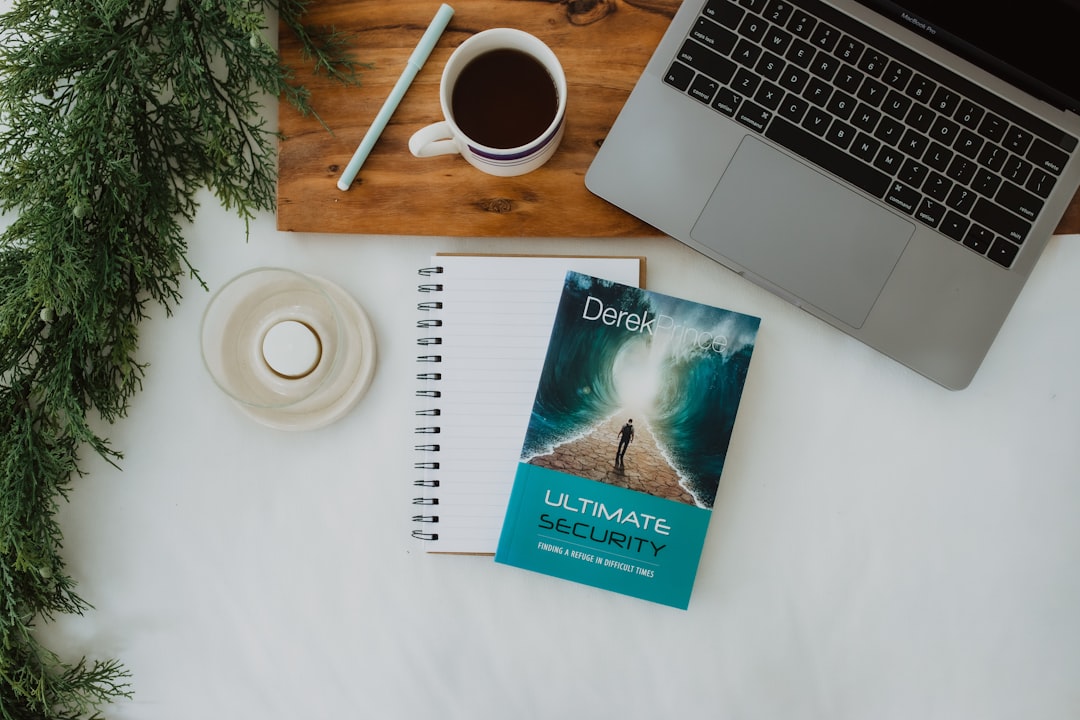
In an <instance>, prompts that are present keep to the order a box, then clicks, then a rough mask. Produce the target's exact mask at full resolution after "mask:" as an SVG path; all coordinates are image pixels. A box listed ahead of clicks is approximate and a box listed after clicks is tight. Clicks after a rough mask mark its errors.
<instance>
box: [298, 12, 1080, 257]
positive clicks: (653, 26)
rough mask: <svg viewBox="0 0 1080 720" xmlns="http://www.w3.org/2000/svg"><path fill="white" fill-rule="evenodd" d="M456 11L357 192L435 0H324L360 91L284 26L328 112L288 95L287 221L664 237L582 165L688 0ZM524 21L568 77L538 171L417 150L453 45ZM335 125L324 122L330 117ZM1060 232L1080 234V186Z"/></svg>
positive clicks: (315, 15) (325, 16)
mask: <svg viewBox="0 0 1080 720" xmlns="http://www.w3.org/2000/svg"><path fill="white" fill-rule="evenodd" d="M450 4H451V5H452V6H453V7H454V10H455V13H454V17H453V19H452V20H451V22H450V26H449V27H448V28H447V29H446V32H445V33H444V34H443V36H442V38H441V39H440V41H439V43H438V45H437V46H436V47H435V50H434V51H433V52H432V54H431V57H430V58H429V59H428V62H427V64H426V65H425V66H424V68H423V69H422V70H421V71H420V73H419V74H418V75H417V77H416V79H415V80H414V81H413V84H412V86H411V88H410V89H409V91H408V92H407V93H406V95H405V98H404V100H402V102H401V104H400V105H399V106H398V109H397V111H396V112H395V113H394V115H393V117H392V118H391V120H390V123H389V124H388V125H387V127H386V130H385V131H384V132H383V134H382V136H381V138H380V139H379V142H378V143H377V144H376V145H375V148H374V150H373V151H372V153H371V155H370V156H369V158H368V160H367V162H366V163H365V164H364V167H363V168H362V169H361V170H360V174H359V175H358V176H357V179H356V181H355V182H354V183H353V186H352V187H351V188H350V189H349V191H347V192H342V191H340V190H338V189H337V186H336V184H337V180H338V178H339V177H340V176H341V172H342V170H343V169H344V168H345V165H346V164H348V162H349V159H350V158H351V157H352V154H353V152H354V151H355V150H356V146H357V145H358V144H359V143H360V140H361V138H362V137H363V135H364V132H365V130H366V129H367V127H368V125H370V123H371V121H372V119H373V118H374V117H375V115H376V114H377V113H378V111H379V108H380V107H381V106H382V103H383V101H384V100H385V99H386V97H387V95H388V94H389V93H390V89H391V88H392V87H393V85H394V83H395V82H397V79H398V76H399V75H400V74H401V71H402V69H403V68H404V66H405V61H406V59H407V58H408V57H409V55H410V54H411V53H412V51H413V48H414V47H415V46H416V42H417V41H418V40H419V38H420V36H421V35H422V34H423V32H424V30H425V29H426V27H427V25H428V24H429V23H430V21H431V19H432V17H434V15H435V12H436V10H438V8H439V2H438V0H392V1H391V2H386V0H319V1H318V2H315V3H312V6H311V10H310V12H309V14H308V16H307V17H306V22H307V24H309V25H311V26H328V27H335V28H337V29H338V30H339V31H344V32H347V33H350V34H352V46H353V47H354V48H355V50H354V53H353V54H354V57H355V59H356V60H358V61H360V62H364V63H370V64H371V67H370V68H369V69H366V70H364V71H363V72H362V85H361V86H360V87H346V86H342V85H341V84H339V83H336V82H334V81H331V80H328V79H327V78H326V77H325V76H321V75H318V76H317V75H313V74H312V72H311V69H310V67H311V63H310V62H309V61H308V60H305V59H304V58H303V57H301V53H300V48H299V45H298V43H297V42H296V40H295V38H294V37H293V36H292V34H291V33H290V32H289V31H288V29H287V28H284V27H282V28H281V30H280V33H279V38H280V46H279V48H280V54H281V58H282V61H283V62H285V63H286V64H287V65H289V66H291V67H293V68H294V69H295V71H296V82H297V83H299V84H302V85H304V86H306V87H307V88H308V89H309V90H310V91H311V101H312V104H313V106H314V108H315V111H316V112H317V113H318V115H319V117H318V118H316V117H310V116H309V117H304V116H301V115H300V114H299V113H297V112H296V110H294V109H293V108H292V106H290V105H289V104H288V103H287V102H284V101H282V102H280V103H279V110H278V126H279V130H280V131H281V133H282V134H283V136H284V139H283V140H282V142H281V144H280V151H279V158H278V208H277V226H278V229H280V230H288V231H296V232H325V233H356V234H378V235H448V236H462V237H492V236H493V237H626V236H651V235H658V234H660V233H659V231H658V230H656V229H655V228H653V227H651V226H649V225H646V224H645V223H642V222H641V221H639V220H637V219H635V218H633V217H631V216H630V215H628V214H626V213H624V212H622V211H621V210H619V209H617V208H615V207H614V206H612V205H610V204H608V203H606V202H604V201H603V200H600V199H599V198H597V197H595V196H594V195H592V194H591V193H590V192H589V191H588V190H587V189H586V188H585V185H584V177H585V171H586V170H587V169H588V166H589V163H590V162H591V161H592V158H593V156H594V155H595V154H596V150H597V148H598V147H599V146H600V144H601V143H602V142H603V139H604V136H605V135H606V134H607V131H608V129H609V128H610V127H611V124H612V123H613V122H614V120H615V117H616V115H617V114H618V112H619V109H620V108H621V107H622V105H623V103H624V102H625V100H626V97H627V96H628V95H629V93H630V90H631V89H632V88H633V86H634V83H635V82H636V81H637V78H638V76H639V75H640V74H641V71H642V69H644V67H645V64H646V63H647V62H648V59H649V56H650V55H651V54H652V51H653V48H654V47H655V46H656V44H657V42H659V40H660V37H661V35H662V34H663V32H664V30H665V29H666V28H667V26H668V24H669V23H670V21H671V18H672V16H673V15H674V14H675V11H676V10H677V9H678V6H679V4H680V0H453V1H452V2H450ZM498 26H505V27H516V28H520V29H522V30H525V31H527V32H530V33H532V34H534V35H536V36H537V37H539V38H540V39H541V40H543V41H544V42H546V43H547V44H548V45H550V46H551V47H552V49H553V50H554V51H555V53H556V54H557V55H558V56H559V59H560V61H561V62H562V64H563V68H564V70H565V71H566V76H567V82H568V86H569V96H568V98H567V100H568V102H567V119H566V122H567V126H566V134H565V136H564V138H563V141H562V145H561V146H560V147H559V150H558V152H556V154H555V156H554V157H553V158H552V159H551V160H550V161H549V162H548V164H547V165H545V166H544V167H542V168H540V169H539V170H537V171H535V172H532V173H529V174H527V175H523V176H520V177H517V178H496V177H491V176H489V175H485V174H483V173H481V172H480V171H478V170H476V169H475V168H473V167H472V166H471V165H469V164H468V163H466V162H465V161H464V160H463V159H461V158H460V157H458V156H443V157H436V158H425V159H418V158H414V157H413V156H412V155H411V154H410V153H409V149H408V141H409V136H410V135H412V133H413V132H415V131H416V130H418V129H419V128H421V127H423V126H424V125H427V124H428V123H432V122H435V121H437V120H439V119H441V118H440V110H439V76H440V75H441V73H442V68H443V65H444V64H445V63H446V59H447V58H448V57H449V56H450V53H451V52H452V51H453V49H454V48H456V47H457V46H458V45H459V44H460V43H461V42H462V41H463V40H465V38H467V37H468V36H470V35H472V34H474V33H476V32H479V31H480V30H484V29H487V28H490V27H498ZM324 123H325V125H324ZM1058 232H1080V194H1078V196H1077V198H1076V199H1074V200H1073V203H1072V205H1071V206H1070V207H1069V210H1068V212H1066V214H1065V217H1064V218H1063V219H1062V222H1061V224H1060V225H1059V227H1058Z"/></svg>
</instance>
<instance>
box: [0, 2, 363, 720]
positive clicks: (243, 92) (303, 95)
mask: <svg viewBox="0 0 1080 720" xmlns="http://www.w3.org/2000/svg"><path fill="white" fill-rule="evenodd" d="M306 10H307V2H305V1H297V0H270V1H267V2H260V1H258V0H141V1H135V2H132V1H131V0H78V1H72V0H13V2H12V8H11V10H10V11H8V12H6V13H4V14H0V212H2V213H5V214H7V213H10V214H11V215H12V216H14V219H13V220H12V222H11V224H10V225H9V226H8V227H7V229H6V230H5V231H4V232H3V234H2V235H0V719H2V720H24V719H27V718H81V717H88V716H94V717H96V716H98V713H99V712H100V711H101V709H102V708H103V707H105V706H106V705H107V704H109V703H110V702H112V701H115V700H117V699H120V698H126V697H129V695H130V693H131V687H130V685H129V677H128V672H127V670H126V669H125V668H124V666H123V665H122V664H121V663H120V662H118V661H116V660H87V659H80V660H75V661H69V660H65V659H62V658H60V657H58V656H57V654H55V653H53V652H52V651H50V650H49V649H47V648H45V647H43V646H42V645H41V644H40V643H39V642H38V641H37V640H36V639H35V635H34V626H35V622H42V621H45V622H47V621H49V620H51V619H52V618H53V617H55V616H56V615H57V614H58V613H77V614H81V613H82V612H84V611H85V610H86V609H87V608H88V605H87V603H86V602H85V601H84V600H82V598H80V597H79V596H78V595H77V594H76V592H75V587H74V586H75V583H74V582H73V581H72V579H71V578H70V577H69V576H68V574H67V573H66V572H65V564H64V561H63V558H62V555H61V546H62V535H61V530H60V527H59V525H58V524H57V521H56V517H55V513H56V509H57V506H58V502H59V500H61V499H65V498H66V496H67V493H68V490H69V488H70V483H71V482H72V480H73V479H74V478H75V477H77V476H79V475H80V474H81V473H82V471H81V470H80V467H79V461H78V458H79V452H80V450H81V449H82V448H84V447H90V448H92V449H93V450H94V451H95V452H97V453H98V454H100V455H101V456H103V457H104V458H105V459H106V460H108V461H109V462H113V463H116V462H118V461H119V460H120V459H121V458H122V455H121V453H120V451H119V450H117V449H116V448H114V447H113V446H112V445H110V443H109V442H108V440H107V439H106V438H104V437H101V436H100V435H99V434H97V433H96V432H95V431H94V429H93V428H92V426H91V422H90V421H91V419H92V418H93V417H94V416H98V417H101V418H103V419H105V420H106V421H108V422H113V421H115V420H117V419H118V418H121V417H123V416H124V415H125V413H126V412H127V408H128V403H129V401H130V399H131V397H132V396H133V394H134V393H135V392H137V391H138V390H139V389H140V387H141V384H142V379H143V376H144V373H145V371H146V367H145V365H144V364H143V363H141V362H140V361H139V360H138V353H137V344H138V331H139V324H140V322H141V321H142V320H143V319H144V318H145V317H146V315H147V310H148V307H149V306H150V305H154V304H156V305H160V306H163V307H164V308H165V310H166V312H170V311H171V309H172V308H173V307H174V306H175V304H176V303H177V302H178V301H179V300H180V292H179V288H180V283H181V281H182V280H183V278H184V276H185V275H186V276H190V277H193V278H195V279H197V280H198V279H199V276H198V272H197V271H196V270H195V268H194V267H192V266H191V265H190V264H189V262H188V259H187V246H186V243H185V241H184V236H183V232H182V229H183V226H184V225H183V223H184V222H186V221H190V220H191V219H192V218H193V217H194V215H195V212H196V210H197V203H196V199H195V197H196V193H197V192H198V191H199V190H200V189H201V188H204V187H205V188H208V189H209V190H210V191H211V192H213V193H214V195H215V196H216V197H217V199H218V201H219V202H221V203H222V205H224V206H225V207H226V208H229V209H231V210H233V211H235V212H236V213H238V214H239V216H240V217H243V218H244V219H245V220H247V219H250V218H252V217H253V216H254V214H255V213H256V212H259V211H264V210H270V209H273V207H274V202H275V184H276V156H275V149H276V148H275V146H276V141H277V139H278V138H277V137H276V135H275V134H274V133H272V132H270V131H268V130H267V129H266V128H265V126H264V123H263V121H262V118H261V112H262V107H261V105H260V98H262V97H265V96H266V95H267V94H269V95H271V96H276V97H281V98H284V99H285V100H287V101H288V102H291V103H292V104H294V105H295V106H296V107H297V108H298V109H299V110H300V111H301V112H304V113H309V112H311V108H310V106H309V94H308V93H307V91H306V90H305V89H304V88H303V87H302V86H298V85H296V84H295V83H294V81H293V73H292V70H291V69H290V68H288V67H285V66H283V65H282V64H281V62H280V61H279V59H278V56H277V53H276V52H275V51H274V49H273V48H272V47H271V46H270V44H268V43H267V42H265V41H264V40H263V36H264V33H265V32H266V30H267V28H269V27H270V24H269V18H271V17H273V18H276V19H277V20H279V21H280V22H281V23H282V24H283V25H284V26H285V27H287V28H289V29H290V30H291V31H292V32H293V33H295V35H296V37H297V38H298V40H299V42H300V45H301V47H302V49H303V53H304V57H305V58H306V59H308V60H309V61H310V62H311V63H312V65H313V66H314V67H315V68H316V70H318V71H321V72H324V73H326V74H327V75H329V76H331V77H333V78H336V79H338V80H340V81H342V82H346V83H354V82H356V81H357V73H358V71H359V69H360V68H361V67H362V66H361V65H359V64H357V63H355V62H353V61H352V60H350V59H349V56H348V47H347V43H348V39H347V38H346V37H345V36H343V35H341V34H340V33H338V32H336V31H334V30H333V29H310V28H308V27H307V26H306V25H305V24H304V23H303V17H304V13H305V11H306ZM199 281H200V283H201V280H199Z"/></svg>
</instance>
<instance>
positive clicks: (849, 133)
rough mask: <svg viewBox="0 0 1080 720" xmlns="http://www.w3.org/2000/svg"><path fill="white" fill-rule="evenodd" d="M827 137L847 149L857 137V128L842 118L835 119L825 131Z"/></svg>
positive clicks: (834, 143)
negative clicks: (841, 119) (842, 120)
mask: <svg viewBox="0 0 1080 720" xmlns="http://www.w3.org/2000/svg"><path fill="white" fill-rule="evenodd" d="M825 139H826V140H828V141H829V142H831V143H832V144H833V145H836V146H837V147H840V148H844V149H847V148H848V146H850V145H851V141H852V140H854V139H855V128H853V127H851V126H850V125H848V124H847V123H845V122H841V121H840V120H833V123H832V125H830V126H829V130H828V132H826V133H825Z"/></svg>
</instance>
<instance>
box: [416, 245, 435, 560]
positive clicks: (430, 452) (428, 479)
mask: <svg viewBox="0 0 1080 720" xmlns="http://www.w3.org/2000/svg"><path fill="white" fill-rule="evenodd" d="M442 271H443V269H442V268H441V267H439V266H433V267H424V268H420V270H419V274H420V276H421V277H423V278H425V279H427V278H431V277H432V276H435V275H440V274H441V273H442ZM442 289H443V286H442V284H441V283H438V282H427V281H425V282H421V283H420V284H419V285H418V286H417V291H418V292H419V293H420V294H421V297H425V296H427V295H430V294H433V293H439V292H442ZM416 309H417V310H418V311H419V312H420V315H421V317H420V319H418V320H417V322H416V327H417V329H419V330H422V331H430V330H432V329H434V328H440V327H442V319H440V318H439V317H436V316H433V313H437V312H438V311H439V310H442V302H440V301H438V300H428V299H424V300H422V301H421V302H419V303H417V305H416ZM416 344H417V347H418V348H423V350H421V351H420V352H419V353H418V354H417V356H416V362H417V363H421V366H420V367H422V368H423V370H422V371H421V372H418V373H417V374H416V380H417V383H419V385H418V387H417V390H416V397H417V398H419V399H420V403H419V405H418V407H417V410H416V417H417V418H418V419H419V418H423V419H420V420H418V423H419V424H418V425H417V427H416V428H415V430H414V433H415V434H416V435H438V434H439V433H440V432H441V431H442V428H440V427H439V425H438V421H431V420H429V418H436V417H439V416H440V415H441V414H442V411H441V410H440V409H439V408H438V407H434V406H433V405H435V404H436V403H435V402H433V401H437V400H438V398H440V397H442V393H441V391H440V390H439V388H438V385H437V383H438V382H439V381H440V380H442V374H441V373H438V372H432V371H430V370H428V369H427V368H426V367H423V366H426V365H428V364H433V363H440V362H442V356H441V355H437V354H430V350H428V348H432V349H433V346H437V345H442V338H441V337H439V336H438V335H432V334H431V333H430V332H424V333H422V335H421V336H420V337H418V338H417V340H416ZM414 450H415V451H416V453H417V459H416V462H414V463H413V469H415V470H419V471H420V477H419V478H418V479H417V480H414V481H413V485H414V486H415V487H418V488H423V490H424V492H423V494H422V495H420V496H419V497H414V498H413V501H412V502H413V505H417V506H424V507H425V509H424V510H423V511H421V514H419V515H413V517H412V519H413V522H414V523H418V524H420V525H422V526H424V527H423V529H415V530H413V531H412V536H413V537H414V538H416V539H417V540H426V541H435V540H438V539H439V533H438V532H437V531H435V529H434V528H432V526H433V525H435V524H437V523H438V522H439V516H438V515H436V514H434V513H432V512H431V511H430V510H428V509H427V508H429V507H431V506H433V505H438V504H439V498H438V497H436V496H435V491H436V489H437V488H438V487H439V474H438V470H439V460H438V458H439V456H438V453H439V450H440V447H439V444H438V443H437V442H429V441H426V440H425V441H423V442H418V443H417V444H416V445H415V446H414Z"/></svg>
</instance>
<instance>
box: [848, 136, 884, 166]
mask: <svg viewBox="0 0 1080 720" xmlns="http://www.w3.org/2000/svg"><path fill="white" fill-rule="evenodd" d="M879 148H881V143H880V142H878V141H877V140H875V139H874V138H872V137H870V136H869V135H867V134H866V133H864V132H860V133H859V134H858V135H857V136H856V137H855V142H854V143H852V145H851V152H852V154H854V155H855V157H857V158H859V159H860V160H865V161H866V162H868V163H870V162H873V161H874V157H875V156H876V155H877V152H878V149H879Z"/></svg>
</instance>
